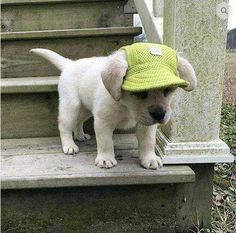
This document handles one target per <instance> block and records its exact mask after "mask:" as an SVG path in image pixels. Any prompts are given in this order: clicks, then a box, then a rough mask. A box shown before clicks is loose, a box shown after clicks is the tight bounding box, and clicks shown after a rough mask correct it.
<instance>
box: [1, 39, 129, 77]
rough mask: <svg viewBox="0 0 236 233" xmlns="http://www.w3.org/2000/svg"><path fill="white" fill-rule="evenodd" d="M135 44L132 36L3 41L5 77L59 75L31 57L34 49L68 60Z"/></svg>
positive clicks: (108, 52)
mask: <svg viewBox="0 0 236 233" xmlns="http://www.w3.org/2000/svg"><path fill="white" fill-rule="evenodd" d="M132 42H133V36H130V35H127V36H107V37H101V36H100V37H90V38H86V37H83V38H80V37H79V38H60V39H42V40H39V39H35V40H17V41H3V43H2V78H11V77H12V78H13V77H14V78H16V77H30V76H31V77H35V76H57V75H59V74H60V72H59V71H58V70H57V69H56V68H55V67H54V66H53V65H52V64H51V63H49V62H48V61H46V60H45V59H43V58H40V57H38V56H36V55H33V54H29V50H30V49H32V48H47V49H51V50H53V51H56V52H58V53H59V54H61V55H63V56H65V57H68V58H71V59H79V58H84V57H92V56H104V55H108V54H110V53H111V52H113V51H115V50H117V49H119V48H120V47H122V46H124V45H127V44H131V43H132Z"/></svg>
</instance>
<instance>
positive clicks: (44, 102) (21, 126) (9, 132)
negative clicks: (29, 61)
mask: <svg viewBox="0 0 236 233" xmlns="http://www.w3.org/2000/svg"><path fill="white" fill-rule="evenodd" d="M1 114H2V132H1V134H2V135H1V136H2V138H24V137H51V136H58V135H59V131H58V122H57V116H58V95H57V93H56V92H55V93H37V94H3V95H2V105H1ZM84 128H85V131H86V132H88V133H91V134H93V132H94V130H93V124H92V120H90V121H88V122H87V123H86V124H85V127H84Z"/></svg>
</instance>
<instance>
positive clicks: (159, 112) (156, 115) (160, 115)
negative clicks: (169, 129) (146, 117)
mask: <svg viewBox="0 0 236 233" xmlns="http://www.w3.org/2000/svg"><path fill="white" fill-rule="evenodd" d="M149 114H150V115H151V117H152V118H153V119H155V120H157V121H161V120H163V119H164V117H165V114H166V111H165V110H164V109H163V108H162V107H152V108H151V109H150V110H149Z"/></svg>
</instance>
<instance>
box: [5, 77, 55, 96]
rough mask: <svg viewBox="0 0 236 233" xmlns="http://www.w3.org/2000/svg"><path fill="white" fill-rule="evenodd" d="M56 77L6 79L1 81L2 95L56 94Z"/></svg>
mask: <svg viewBox="0 0 236 233" xmlns="http://www.w3.org/2000/svg"><path fill="white" fill-rule="evenodd" d="M57 84H58V77H57V76H56V77H54V76H49V77H29V78H20V79H19V78H6V79H2V80H1V93H2V94H10V93H12V94H16V93H38V92H57Z"/></svg>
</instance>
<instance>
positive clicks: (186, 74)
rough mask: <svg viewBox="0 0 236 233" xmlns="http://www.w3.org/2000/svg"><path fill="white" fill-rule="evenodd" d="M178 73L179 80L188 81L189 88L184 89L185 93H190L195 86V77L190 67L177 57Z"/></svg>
mask: <svg viewBox="0 0 236 233" xmlns="http://www.w3.org/2000/svg"><path fill="white" fill-rule="evenodd" d="M178 60H179V64H178V67H177V69H178V72H179V76H180V78H181V79H184V80H186V81H188V82H189V83H190V84H189V86H187V87H185V88H184V90H185V91H192V90H193V89H195V87H196V86H197V77H196V74H195V71H194V69H193V67H192V65H191V64H190V63H189V62H188V61H187V60H186V59H185V58H183V57H180V56H178Z"/></svg>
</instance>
